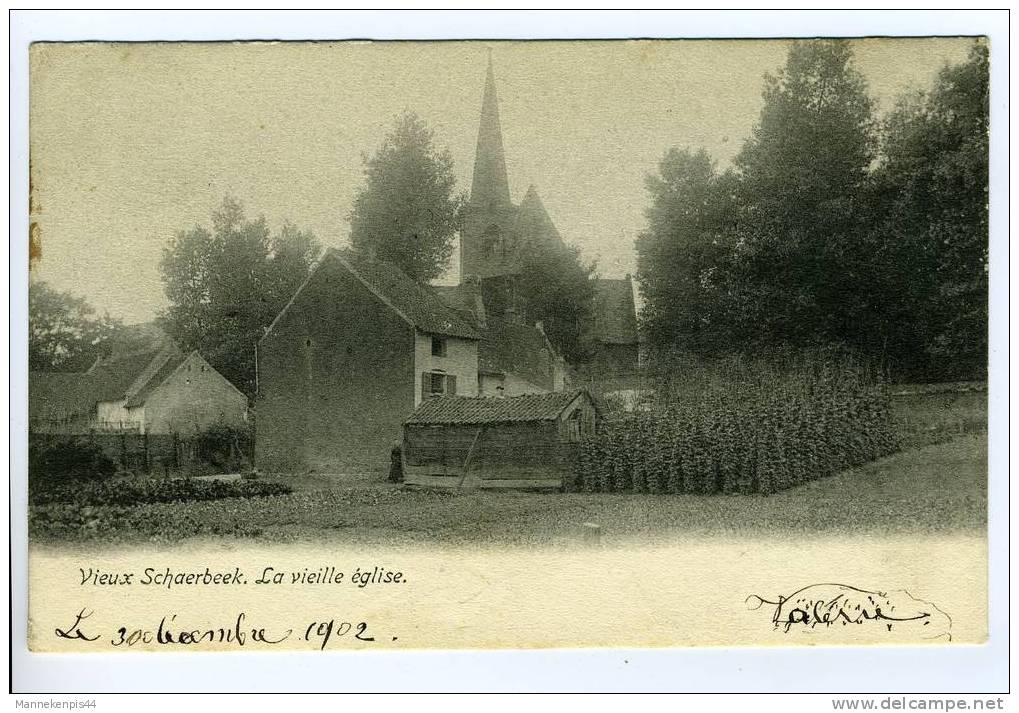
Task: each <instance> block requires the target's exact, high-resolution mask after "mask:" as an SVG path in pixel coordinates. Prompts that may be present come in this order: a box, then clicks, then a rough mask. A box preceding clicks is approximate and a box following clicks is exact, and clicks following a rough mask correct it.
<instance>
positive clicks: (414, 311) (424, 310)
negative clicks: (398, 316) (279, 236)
mask: <svg viewBox="0 0 1019 713" xmlns="http://www.w3.org/2000/svg"><path fill="white" fill-rule="evenodd" d="M329 254H330V255H334V256H335V257H337V258H338V259H339V260H340V261H341V262H342V263H343V264H344V265H346V266H347V267H348V268H349V269H350V270H351V271H352V272H353V273H354V274H355V275H357V276H358V277H360V278H361V280H363V281H364V282H365V283H366V284H367V285H368V286H369V287H370V288H371V289H372V290H374V291H375V292H376V293H377V294H379V295H380V296H381V297H382V298H383V299H384V300H386V301H387V302H389V304H391V305H392V306H393V307H394V308H395V309H396V310H398V311H399V312H401V313H402V314H403V315H404V316H405V317H406V318H407V319H408V320H410V321H411V322H412V323H413V324H414V326H415V327H417V328H418V329H420V330H421V331H422V332H428V333H430V334H444V335H448V336H451V337H462V338H464V339H478V338H479V337H480V336H481V335H480V334H478V330H477V328H476V327H475V325H474V324H473V323H472V321H471V320H470V319H469V318H467V317H466V316H464V315H462V314H460V313H459V312H457V311H456V310H455V309H453V308H452V307H450V306H449V305H448V304H446V303H445V302H444V301H443V300H442V299H441V298H440V297H439V296H438V295H437V294H435V293H434V292H433V291H432V290H431V289H430V288H428V287H425V286H422V285H419V284H418V283H417V282H415V281H414V280H412V279H410V278H409V277H407V275H406V274H404V273H403V271H402V270H400V269H399V268H398V267H396V266H395V265H391V264H389V263H387V262H383V261H381V260H376V259H374V258H370V257H368V256H366V255H363V254H361V253H357V252H354V251H353V250H343V251H338V250H332V251H330V253H329Z"/></svg>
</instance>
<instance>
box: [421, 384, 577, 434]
mask: <svg viewBox="0 0 1019 713" xmlns="http://www.w3.org/2000/svg"><path fill="white" fill-rule="evenodd" d="M586 394H587V392H586V391H584V390H582V389H581V390H576V391H553V392H550V393H547V394H524V395H522V396H511V397H508V398H477V397H468V396H439V397H435V398H432V399H428V400H427V401H424V402H422V404H421V405H420V406H418V408H417V410H416V411H414V413H412V414H411V415H410V417H409V418H408V419H407V420H406V421H404V423H406V424H419V425H428V424H465V425H470V424H479V425H480V424H483V423H512V422H517V421H554V420H555V419H557V418H558V417H559V415H560V414H562V412H563V411H565V410H566V407H567V406H569V405H570V404H571V403H573V402H574V401H575V400H576V399H577V398H578V397H579V396H581V395H586Z"/></svg>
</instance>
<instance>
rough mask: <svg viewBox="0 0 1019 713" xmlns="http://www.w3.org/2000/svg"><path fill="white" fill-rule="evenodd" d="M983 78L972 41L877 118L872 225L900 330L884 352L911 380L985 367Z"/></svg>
mask: <svg viewBox="0 0 1019 713" xmlns="http://www.w3.org/2000/svg"><path fill="white" fill-rule="evenodd" d="M988 79H989V73H988V53H987V45H986V44H985V43H983V42H976V43H974V45H973V47H972V48H971V50H970V53H969V57H968V59H967V60H966V61H965V62H963V63H961V64H957V65H950V66H946V67H945V68H943V69H942V70H941V72H940V73H939V75H938V78H937V81H936V82H935V85H934V87H933V89H932V90H931V91H930V92H927V93H918V92H915V93H913V94H911V95H909V96H907V97H905V98H903V99H902V100H901V101H900V102H899V104H898V105H897V107H896V109H895V110H894V111H893V112H892V113H891V115H890V116H889V117H888V119H887V120H886V122H885V125H884V142H883V147H882V148H883V151H882V156H881V159H880V162H879V165H878V167H877V169H876V171H875V173H874V183H873V203H874V205H875V210H876V213H877V214H878V220H876V221H875V228H874V232H875V235H876V236H878V238H879V241H878V242H879V244H880V249H881V252H882V255H881V257H882V260H881V262H882V264H885V265H888V266H891V270H890V272H892V273H893V274H894V279H893V280H892V279H890V280H889V282H892V288H891V289H889V292H892V291H893V290H894V293H893V294H894V299H890V300H888V301H887V302H886V305H887V306H888V311H887V314H886V319H887V320H888V321H894V322H896V323H899V324H902V325H903V326H904V327H906V328H904V329H901V330H898V331H896V332H895V333H894V334H893V335H891V336H892V339H891V341H890V344H889V350H890V358H891V359H892V360H893V361H894V362H895V363H896V364H897V366H898V368H899V369H900V370H902V371H907V372H908V371H913V372H914V375H915V377H916V378H940V379H951V378H978V377H980V375H981V374H983V373H985V372H986V361H987V290H988V261H987V260H988V210H987V205H988V204H987V201H988V195H987V188H988V154H989V146H988V127H989V114H988V112H989V87H988ZM911 367H912V368H911ZM917 367H918V368H917ZM915 372H920V373H915Z"/></svg>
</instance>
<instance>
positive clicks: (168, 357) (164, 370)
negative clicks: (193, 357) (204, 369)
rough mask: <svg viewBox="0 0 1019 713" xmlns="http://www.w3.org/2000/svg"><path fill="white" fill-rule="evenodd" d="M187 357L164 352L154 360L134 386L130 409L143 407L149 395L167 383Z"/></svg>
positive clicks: (181, 353) (128, 403)
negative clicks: (168, 378)
mask: <svg viewBox="0 0 1019 713" xmlns="http://www.w3.org/2000/svg"><path fill="white" fill-rule="evenodd" d="M185 359H187V356H185V355H184V353H183V352H180V351H172V352H164V353H162V354H160V355H159V357H158V358H156V359H153V360H152V362H151V363H150V364H149V366H148V367H147V368H146V370H145V372H144V373H143V374H142V375H141V376H140V377H138V379H137V381H136V383H134V384H132V389H131V392H132V393H131V394H130V395H129V396H128V399H127V406H128V408H134V407H135V406H141V405H142V404H144V403H145V400H146V399H147V398H149V394H151V393H152V392H153V391H155V390H156V388H157V387H158V386H159V385H160V384H162V383H163V382H164V381H166V379H167V377H168V376H170V374H172V373H173V372H174V371H176V369H177V367H179V366H180V365H181V364H183V363H184V360H185Z"/></svg>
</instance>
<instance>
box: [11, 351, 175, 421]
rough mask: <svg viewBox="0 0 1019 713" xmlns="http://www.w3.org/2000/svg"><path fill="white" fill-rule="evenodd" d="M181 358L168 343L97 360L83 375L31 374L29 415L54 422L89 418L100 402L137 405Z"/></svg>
mask: <svg viewBox="0 0 1019 713" xmlns="http://www.w3.org/2000/svg"><path fill="white" fill-rule="evenodd" d="M184 359H185V355H184V354H183V353H182V352H181V351H180V349H178V348H177V346H176V345H173V344H171V345H170V346H168V347H165V348H161V349H155V350H153V349H143V350H140V351H136V352H131V353H127V354H122V355H120V356H115V357H110V358H107V359H100V360H99V361H97V362H96V363H95V364H94V365H93V366H92V368H91V369H89V370H88V371H86V372H84V373H51V372H32V373H31V374H30V375H29V386H28V392H29V397H28V398H29V416H30V417H31V418H43V419H54V420H59V419H66V418H73V417H76V416H89V415H91V414H92V413H94V412H95V408H96V404H97V403H100V402H103V401H121V400H125V401H126V402H127V406H140V405H141V404H143V403H145V399H147V398H148V396H149V394H150V393H152V391H154V390H155V389H156V387H158V386H159V385H160V384H161V383H163V381H164V380H165V379H166V377H167V376H169V375H170V373H172V372H173V370H174V369H176V368H177V367H178V366H180V364H181V363H182V362H183V361H184Z"/></svg>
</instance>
